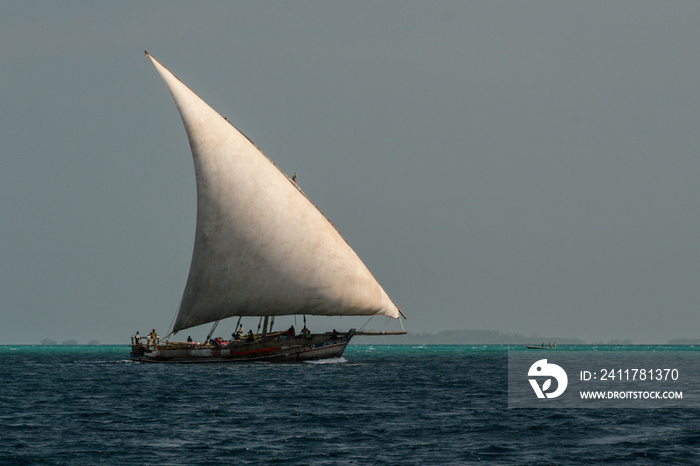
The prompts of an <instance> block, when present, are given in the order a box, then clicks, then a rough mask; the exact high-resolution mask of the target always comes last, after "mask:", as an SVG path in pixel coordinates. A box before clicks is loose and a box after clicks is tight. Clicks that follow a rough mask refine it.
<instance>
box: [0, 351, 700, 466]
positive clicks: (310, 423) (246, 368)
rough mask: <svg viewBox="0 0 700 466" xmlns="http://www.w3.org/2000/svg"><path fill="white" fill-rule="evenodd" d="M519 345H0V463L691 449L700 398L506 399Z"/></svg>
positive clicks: (680, 455) (575, 456) (683, 458)
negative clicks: (294, 350) (592, 402)
mask: <svg viewBox="0 0 700 466" xmlns="http://www.w3.org/2000/svg"><path fill="white" fill-rule="evenodd" d="M520 348H522V347H519V346H513V347H509V346H424V347H421V346H368V345H351V346H349V347H348V349H347V350H346V352H345V354H344V355H343V357H342V358H340V359H336V360H331V361H327V362H325V363H299V364H270V363H252V364H240V365H239V364H230V365H229V364H226V365H208V364H203V365H178V364H163V365H161V364H137V363H132V362H130V361H129V358H128V356H129V348H128V347H127V346H0V356H1V357H0V464H47V465H62V464H109V465H114V464H187V463H191V464H216V463H218V464H286V465H329V464H402V465H403V464H421V465H423V464H460V465H461V464H469V463H477V462H483V463H487V464H538V465H545V464H590V463H597V462H616V463H625V462H628V463H634V464H658V463H667V464H679V463H684V464H693V463H695V464H697V463H700V409H680V408H676V409H610V410H593V409H560V410H549V409H513V408H508V399H507V390H508V374H507V369H508V355H507V352H508V350H509V349H520ZM578 349H581V348H578ZM578 349H576V348H574V350H578ZM583 349H586V350H592V349H594V350H600V351H630V350H632V351H634V350H650V349H652V350H654V351H664V352H672V351H695V350H696V348H692V347H672V346H654V347H595V348H594V347H585V348H583ZM560 350H566V349H565V348H560Z"/></svg>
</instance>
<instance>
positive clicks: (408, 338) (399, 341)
mask: <svg viewBox="0 0 700 466" xmlns="http://www.w3.org/2000/svg"><path fill="white" fill-rule="evenodd" d="M352 342H353V343H355V344H368V345H536V346H538V345H542V344H544V346H549V344H550V343H552V344H554V343H556V344H557V346H562V345H638V344H639V345H674V346H675V345H678V346H683V345H700V338H673V339H671V340H668V341H667V342H666V343H637V342H634V341H632V340H629V339H614V340H609V341H607V342H605V341H591V342H587V341H584V340H581V339H578V338H566V337H562V336H554V337H543V336H539V335H530V336H525V335H523V334H520V333H508V332H501V331H499V330H473V329H464V330H442V331H440V332H437V333H431V332H421V333H409V334H408V335H388V336H357V337H355V338H353V340H352ZM35 345H41V346H122V345H124V346H129V343H128V342H125V343H105V344H102V343H100V342H99V341H98V340H94V339H92V340H89V341H88V342H87V343H79V342H78V341H77V340H65V341H63V342H62V343H58V342H57V341H55V340H52V339H50V338H44V339H43V340H41V341H40V342H37V343H22V344H20V345H15V346H35ZM3 346H7V345H4V344H3Z"/></svg>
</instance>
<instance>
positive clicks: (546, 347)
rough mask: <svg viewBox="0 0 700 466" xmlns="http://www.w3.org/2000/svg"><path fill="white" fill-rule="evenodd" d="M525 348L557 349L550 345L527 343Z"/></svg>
mask: <svg viewBox="0 0 700 466" xmlns="http://www.w3.org/2000/svg"><path fill="white" fill-rule="evenodd" d="M525 348H527V349H556V348H552V347H549V346H529V345H525Z"/></svg>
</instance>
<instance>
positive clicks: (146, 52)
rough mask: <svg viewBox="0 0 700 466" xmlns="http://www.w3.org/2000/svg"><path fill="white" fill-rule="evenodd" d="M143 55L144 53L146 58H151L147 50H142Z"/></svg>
mask: <svg viewBox="0 0 700 466" xmlns="http://www.w3.org/2000/svg"><path fill="white" fill-rule="evenodd" d="M143 53H145V54H146V56H147V57H150V56H151V54H150V53H148V50H144V51H143Z"/></svg>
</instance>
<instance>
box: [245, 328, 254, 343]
mask: <svg viewBox="0 0 700 466" xmlns="http://www.w3.org/2000/svg"><path fill="white" fill-rule="evenodd" d="M245 341H255V334H254V333H253V330H252V329H251V330H250V331H248V338H246V340H245Z"/></svg>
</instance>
